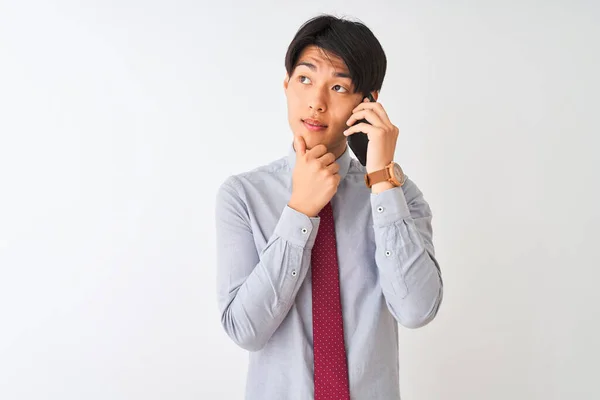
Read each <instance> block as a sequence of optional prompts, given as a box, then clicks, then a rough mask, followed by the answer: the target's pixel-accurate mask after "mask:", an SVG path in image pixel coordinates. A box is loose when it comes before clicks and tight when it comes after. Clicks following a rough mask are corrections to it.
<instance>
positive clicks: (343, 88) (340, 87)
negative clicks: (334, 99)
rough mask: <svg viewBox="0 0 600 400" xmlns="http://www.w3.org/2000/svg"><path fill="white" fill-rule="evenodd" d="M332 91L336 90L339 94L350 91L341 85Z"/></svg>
mask: <svg viewBox="0 0 600 400" xmlns="http://www.w3.org/2000/svg"><path fill="white" fill-rule="evenodd" d="M332 89H333V90H335V91H336V92H338V93H344V92H347V91H348V90H347V89H346V88H345V87H343V86H341V85H335V86H334V87H333V88H332ZM340 89H341V90H340Z"/></svg>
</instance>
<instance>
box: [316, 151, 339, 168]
mask: <svg viewBox="0 0 600 400" xmlns="http://www.w3.org/2000/svg"><path fill="white" fill-rule="evenodd" d="M318 160H319V161H320V162H321V164H323V166H324V167H326V166H328V165H329V164H331V163H332V162H334V161H335V155H334V154H333V153H325V154H323V155H322V156H321V157H319V158H318Z"/></svg>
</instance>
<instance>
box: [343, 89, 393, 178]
mask: <svg viewBox="0 0 600 400" xmlns="http://www.w3.org/2000/svg"><path fill="white" fill-rule="evenodd" d="M361 119H366V120H367V121H368V122H369V123H364V122H362V123H358V124H355V123H356V122H357V121H359V120H361ZM346 125H348V126H350V128H348V129H346V130H345V131H344V135H346V136H350V135H352V134H354V133H357V132H364V133H365V134H367V136H368V137H369V145H368V147H367V163H366V168H367V173H371V172H374V171H378V170H380V169H383V168H385V167H386V166H387V165H388V164H389V163H390V162H392V161H393V160H394V153H395V151H396V142H397V141H398V135H399V129H398V127H397V126H395V125H394V124H392V122H391V121H390V119H389V117H388V115H387V113H386V111H385V109H384V108H383V106H382V105H381V103H378V102H370V101H369V100H368V99H366V98H365V100H364V101H363V102H362V103H360V104H359V105H358V106H356V108H354V110H352V116H351V117H350V118H349V119H348V121H346Z"/></svg>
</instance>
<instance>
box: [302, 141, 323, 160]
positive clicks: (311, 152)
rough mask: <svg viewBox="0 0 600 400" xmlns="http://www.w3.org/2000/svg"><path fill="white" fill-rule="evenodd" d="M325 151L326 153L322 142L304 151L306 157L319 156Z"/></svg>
mask: <svg viewBox="0 0 600 400" xmlns="http://www.w3.org/2000/svg"><path fill="white" fill-rule="evenodd" d="M325 153H327V147H326V146H325V145H324V144H318V145H316V146H315V147H313V148H312V149H310V150H308V151H307V152H306V154H308V158H319V157H321V156H322V155H324V154H325Z"/></svg>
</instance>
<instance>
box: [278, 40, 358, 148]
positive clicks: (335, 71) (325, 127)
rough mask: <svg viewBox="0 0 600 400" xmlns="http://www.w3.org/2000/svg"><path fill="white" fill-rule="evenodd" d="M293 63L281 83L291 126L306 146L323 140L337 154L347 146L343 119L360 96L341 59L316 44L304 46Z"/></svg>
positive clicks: (350, 113)
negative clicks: (294, 64) (289, 72)
mask: <svg viewBox="0 0 600 400" xmlns="http://www.w3.org/2000/svg"><path fill="white" fill-rule="evenodd" d="M296 65H297V66H296V68H295V69H294V71H293V73H292V76H291V77H289V76H288V75H287V74H286V77H285V81H284V84H283V86H284V89H285V94H286V97H287V106H288V121H289V124H290V128H291V129H292V132H293V133H294V135H295V136H302V137H303V138H304V140H305V142H306V147H307V149H311V148H313V147H315V146H316V145H318V144H321V143H322V144H324V145H325V146H327V149H328V151H330V152H332V153H334V154H335V155H336V157H339V156H340V155H341V154H342V153H343V151H344V149H345V148H346V140H347V138H346V137H345V136H344V134H343V131H344V130H346V129H347V128H348V126H347V125H346V121H347V120H348V118H350V116H351V115H352V110H353V109H354V107H356V106H357V105H358V104H359V103H360V102H361V101H362V99H363V97H362V95H361V94H360V93H354V87H353V84H352V80H351V79H350V76H349V73H348V69H347V67H346V65H345V64H344V62H343V61H342V60H341V59H340V58H338V57H336V56H334V55H332V54H330V53H325V52H324V51H323V50H321V49H320V48H318V47H316V46H307V47H306V48H305V49H304V51H303V52H302V53H301V54H300V57H299V58H298V62H297V64H296Z"/></svg>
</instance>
